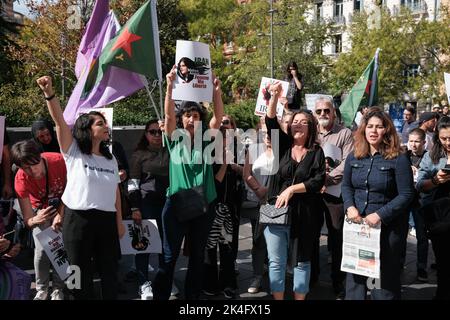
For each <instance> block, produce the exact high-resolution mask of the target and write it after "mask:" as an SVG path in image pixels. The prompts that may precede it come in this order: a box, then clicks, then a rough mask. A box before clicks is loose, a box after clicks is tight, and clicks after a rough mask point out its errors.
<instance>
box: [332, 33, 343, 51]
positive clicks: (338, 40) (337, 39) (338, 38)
mask: <svg viewBox="0 0 450 320" xmlns="http://www.w3.org/2000/svg"><path fill="white" fill-rule="evenodd" d="M340 52H342V34H337V35H335V36H334V53H340Z"/></svg>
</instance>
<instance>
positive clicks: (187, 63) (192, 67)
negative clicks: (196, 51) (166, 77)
mask: <svg viewBox="0 0 450 320" xmlns="http://www.w3.org/2000/svg"><path fill="white" fill-rule="evenodd" d="M181 62H184V65H185V66H186V67H187V68H188V73H187V74H186V75H184V74H182V73H181V69H180V64H181ZM194 73H195V62H194V61H192V60H191V59H189V58H188V57H183V58H181V59H180V61H178V65H177V74H178V76H179V77H180V78H181V79H183V80H184V81H186V82H190V81H192V79H194Z"/></svg>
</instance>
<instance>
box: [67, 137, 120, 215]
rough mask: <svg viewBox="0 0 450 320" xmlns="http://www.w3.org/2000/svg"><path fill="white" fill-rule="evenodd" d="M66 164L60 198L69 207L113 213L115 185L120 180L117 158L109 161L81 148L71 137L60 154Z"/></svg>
mask: <svg viewBox="0 0 450 320" xmlns="http://www.w3.org/2000/svg"><path fill="white" fill-rule="evenodd" d="M63 156H64V160H65V162H66V167H67V184H66V189H65V190H64V194H63V196H62V201H63V202H64V204H65V205H66V206H67V207H68V208H70V209H72V210H89V209H98V210H102V211H110V212H115V211H116V207H115V203H116V191H117V185H118V184H119V183H120V178H119V168H118V165H117V160H116V158H115V157H114V156H113V158H112V160H108V159H106V158H105V157H103V156H97V155H95V154H91V155H87V154H84V153H82V152H81V151H80V149H79V148H78V144H77V142H76V141H75V140H73V142H72V144H71V145H70V147H69V150H68V151H67V153H63Z"/></svg>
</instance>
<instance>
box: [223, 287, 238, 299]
mask: <svg viewBox="0 0 450 320" xmlns="http://www.w3.org/2000/svg"><path fill="white" fill-rule="evenodd" d="M223 295H224V296H225V298H227V299H235V298H236V293H235V291H234V290H233V289H231V288H225V289H223Z"/></svg>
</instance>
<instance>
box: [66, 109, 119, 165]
mask: <svg viewBox="0 0 450 320" xmlns="http://www.w3.org/2000/svg"><path fill="white" fill-rule="evenodd" d="M95 116H99V117H101V118H102V119H103V121H105V123H106V118H105V117H104V116H103V114H101V113H100V112H98V111H91V112H89V113H83V114H81V115H80V116H79V117H78V119H77V121H75V125H74V126H73V129H72V135H73V138H74V139H75V140H76V141H77V144H78V148H80V151H81V152H82V153H84V154H89V155H90V154H92V130H91V126H92V124H93V123H94V121H95ZM108 145H109V143H108V141H102V142H100V153H101V154H102V156H104V157H105V158H106V159H108V160H111V159H112V154H111V152H109V148H108Z"/></svg>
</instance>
